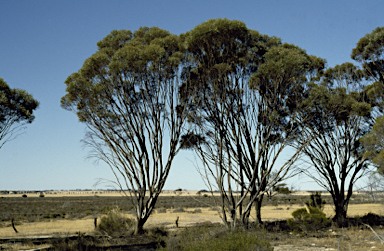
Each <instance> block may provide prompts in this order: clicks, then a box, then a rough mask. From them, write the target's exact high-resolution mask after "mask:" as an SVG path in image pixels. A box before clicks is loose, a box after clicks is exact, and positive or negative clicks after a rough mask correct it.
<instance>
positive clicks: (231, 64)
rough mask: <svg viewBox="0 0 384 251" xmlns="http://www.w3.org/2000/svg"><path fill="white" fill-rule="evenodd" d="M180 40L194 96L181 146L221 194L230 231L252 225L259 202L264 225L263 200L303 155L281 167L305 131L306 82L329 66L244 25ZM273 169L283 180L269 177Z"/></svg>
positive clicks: (212, 28) (201, 30)
mask: <svg viewBox="0 0 384 251" xmlns="http://www.w3.org/2000/svg"><path fill="white" fill-rule="evenodd" d="M182 37H183V38H184V41H185V44H186V48H187V51H188V54H189V57H190V58H191V62H193V63H192V64H191V66H190V68H191V69H190V71H189V74H188V78H187V80H186V83H188V87H185V88H183V90H185V91H187V90H189V91H188V94H190V93H191V92H193V93H194V95H193V97H192V100H193V105H192V106H191V109H190V115H189V119H190V122H191V123H192V124H193V125H194V131H193V132H191V133H189V134H187V135H184V136H183V146H184V147H185V148H193V149H194V150H195V151H196V153H197V154H198V156H199V157H200V159H201V160H202V162H203V164H204V170H203V171H202V173H203V175H204V176H205V178H206V181H207V182H208V184H209V185H211V186H212V190H216V189H218V190H219V191H220V194H221V201H220V205H221V216H222V219H223V221H224V223H225V224H226V225H227V226H231V227H234V226H235V224H236V223H237V222H238V221H240V222H241V223H242V224H245V225H247V223H248V221H249V216H250V211H251V207H252V205H253V204H254V203H255V202H256V209H257V220H258V221H259V222H261V216H260V207H261V202H262V199H263V195H264V193H265V192H266V191H267V188H268V187H269V186H273V185H275V184H276V183H277V182H280V181H281V180H282V179H284V178H286V177H287V176H289V175H290V174H291V171H292V170H291V167H292V166H293V164H294V161H295V160H296V159H297V158H298V157H299V155H300V150H297V151H295V152H294V153H293V154H292V156H290V157H289V158H288V160H287V161H286V162H285V163H283V164H282V165H280V166H278V165H277V160H278V158H279V156H280V154H281V152H282V151H283V149H284V148H286V147H288V146H289V145H290V144H291V143H292V142H293V138H294V137H295V135H296V133H297V130H298V128H299V127H298V126H296V124H295V122H297V121H298V119H299V118H298V117H297V116H296V114H297V113H296V112H295V102H297V101H298V99H301V98H302V97H303V96H302V94H303V85H304V84H305V83H306V81H307V78H306V77H305V75H309V73H310V72H312V71H313V72H316V71H317V70H318V69H321V68H322V67H323V65H324V61H323V60H321V59H318V58H316V57H313V56H308V55H307V54H306V53H305V52H304V51H303V50H301V49H299V48H297V47H295V46H292V45H288V44H282V43H281V41H280V39H279V38H276V37H268V36H266V35H261V34H260V33H258V32H257V31H253V30H249V29H247V27H246V26H245V24H244V23H242V22H240V21H230V20H227V19H213V20H209V21H207V22H205V23H203V24H201V25H198V26H196V27H195V28H194V29H193V30H192V31H190V32H188V33H186V34H184V35H183V36H182ZM188 88H189V89H188ZM191 89H192V90H191ZM182 97H187V95H183V92H182ZM297 123H298V122H297ZM275 169H276V170H275ZM273 170H274V171H275V172H276V173H277V175H276V176H275V177H279V179H277V178H274V179H271V178H270V177H272V175H271V172H272V171H273ZM211 180H213V181H214V182H213V183H211V182H210V181H211ZM213 186H214V187H213ZM214 188H216V189H214ZM228 214H229V215H228Z"/></svg>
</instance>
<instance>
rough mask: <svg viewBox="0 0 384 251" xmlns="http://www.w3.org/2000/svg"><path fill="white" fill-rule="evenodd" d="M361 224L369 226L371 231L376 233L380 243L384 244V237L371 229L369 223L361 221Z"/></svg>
mask: <svg viewBox="0 0 384 251" xmlns="http://www.w3.org/2000/svg"><path fill="white" fill-rule="evenodd" d="M361 224H363V225H364V226H367V227H369V228H370V229H371V231H372V232H373V233H374V234H375V235H376V237H377V238H378V239H379V240H380V242H381V245H384V238H383V237H381V236H380V235H378V234H377V233H376V232H375V231H374V230H373V228H372V227H371V226H370V225H368V224H365V223H361Z"/></svg>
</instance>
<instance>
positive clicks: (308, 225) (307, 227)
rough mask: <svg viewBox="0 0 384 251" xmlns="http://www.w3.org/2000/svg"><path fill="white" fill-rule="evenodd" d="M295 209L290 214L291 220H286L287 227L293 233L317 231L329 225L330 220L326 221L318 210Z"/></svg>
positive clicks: (324, 216) (315, 208)
mask: <svg viewBox="0 0 384 251" xmlns="http://www.w3.org/2000/svg"><path fill="white" fill-rule="evenodd" d="M308 210H309V212H308V211H307V209H306V208H300V209H297V210H296V211H294V212H293V213H292V216H293V219H288V221H287V224H288V226H289V227H290V228H291V229H292V230H294V231H299V232H301V231H304V232H307V231H317V230H320V229H322V228H325V227H329V226H330V225H331V222H332V220H330V219H328V218H327V217H326V215H325V213H323V212H322V211H321V210H320V209H319V208H317V207H308Z"/></svg>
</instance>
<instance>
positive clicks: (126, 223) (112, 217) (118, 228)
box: [97, 207, 135, 236]
mask: <svg viewBox="0 0 384 251" xmlns="http://www.w3.org/2000/svg"><path fill="white" fill-rule="evenodd" d="M134 226H135V220H134V219H130V218H127V217H124V215H122V213H121V212H120V209H119V208H117V207H116V208H115V209H112V210H110V211H109V212H108V213H107V215H106V216H103V217H101V220H100V224H99V225H98V226H97V229H98V230H100V231H103V232H106V233H107V234H108V235H113V236H115V235H120V234H124V233H126V232H128V231H130V230H132V229H133V228H134Z"/></svg>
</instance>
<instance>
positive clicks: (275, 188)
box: [273, 183, 292, 194]
mask: <svg viewBox="0 0 384 251" xmlns="http://www.w3.org/2000/svg"><path fill="white" fill-rule="evenodd" d="M273 191H275V192H278V193H281V194H290V193H292V191H291V190H289V188H288V187H287V184H285V183H280V184H276V185H275V186H273Z"/></svg>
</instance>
